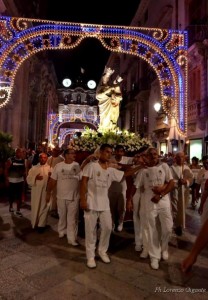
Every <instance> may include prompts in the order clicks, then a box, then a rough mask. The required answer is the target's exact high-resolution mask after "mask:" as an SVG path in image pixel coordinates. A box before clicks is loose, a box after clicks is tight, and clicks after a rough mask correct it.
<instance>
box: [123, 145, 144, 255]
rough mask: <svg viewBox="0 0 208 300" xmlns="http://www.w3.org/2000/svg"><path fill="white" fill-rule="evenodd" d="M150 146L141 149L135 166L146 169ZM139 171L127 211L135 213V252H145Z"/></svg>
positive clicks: (134, 160) (128, 201) (135, 177)
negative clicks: (138, 183)
mask: <svg viewBox="0 0 208 300" xmlns="http://www.w3.org/2000/svg"><path fill="white" fill-rule="evenodd" d="M148 147H149V146H143V147H142V148H140V149H139V151H138V153H137V154H136V155H135V156H134V158H133V162H134V164H135V165H141V166H143V167H144V168H145V156H146V155H145V152H146V150H147V149H148ZM141 171H142V169H141V170H139V171H138V172H137V174H136V175H135V176H134V182H133V185H132V187H131V191H130V194H129V196H128V198H127V203H126V209H127V211H133V222H134V236H135V251H139V252H140V251H142V249H143V251H144V250H145V249H147V247H145V245H146V243H147V238H146V239H145V232H144V230H145V229H144V221H145V213H144V204H143V203H141V189H140V187H139V186H138V185H137V180H138V178H139V173H140V172H141Z"/></svg>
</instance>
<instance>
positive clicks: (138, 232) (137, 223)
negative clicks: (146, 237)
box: [133, 191, 143, 247]
mask: <svg viewBox="0 0 208 300" xmlns="http://www.w3.org/2000/svg"><path fill="white" fill-rule="evenodd" d="M133 222H134V238H135V245H136V247H140V246H142V245H143V240H142V228H141V225H142V224H141V218H140V192H139V191H136V193H135V194H134V197H133Z"/></svg>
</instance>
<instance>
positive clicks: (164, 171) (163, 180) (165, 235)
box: [137, 147, 174, 270]
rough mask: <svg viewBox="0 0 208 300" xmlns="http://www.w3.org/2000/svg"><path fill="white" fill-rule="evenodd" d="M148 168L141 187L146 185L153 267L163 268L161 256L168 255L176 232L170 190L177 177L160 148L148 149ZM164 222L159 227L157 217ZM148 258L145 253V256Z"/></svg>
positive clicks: (142, 174)
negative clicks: (159, 229)
mask: <svg viewBox="0 0 208 300" xmlns="http://www.w3.org/2000/svg"><path fill="white" fill-rule="evenodd" d="M146 158H147V161H146V162H147V166H148V167H147V168H146V169H143V170H142V171H141V172H140V173H139V177H140V178H137V180H138V181H137V187H139V186H140V187H143V190H144V192H143V194H142V195H141V197H144V198H143V200H144V213H145V216H146V218H147V230H148V245H147V249H146V250H147V251H148V254H149V256H150V260H151V262H150V265H151V267H152V269H154V270H157V269H158V268H159V261H160V259H161V256H162V258H163V260H167V259H168V242H169V238H170V236H171V234H172V226H173V220H172V214H171V204H170V198H169V195H168V194H169V192H170V191H172V190H173V188H174V181H173V177H172V174H171V171H170V168H169V166H168V165H167V164H166V163H163V162H160V160H159V156H158V152H157V149H155V148H151V147H150V148H149V149H148V150H147V151H146ZM158 220H159V222H160V226H161V234H160V232H159V231H158V227H157V221H158ZM143 258H144V257H143Z"/></svg>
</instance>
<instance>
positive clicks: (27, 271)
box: [0, 200, 208, 300]
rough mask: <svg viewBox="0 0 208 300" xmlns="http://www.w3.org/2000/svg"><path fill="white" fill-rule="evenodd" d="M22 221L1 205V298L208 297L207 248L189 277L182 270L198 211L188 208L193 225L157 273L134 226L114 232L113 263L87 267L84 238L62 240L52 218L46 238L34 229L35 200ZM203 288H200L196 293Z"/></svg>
mask: <svg viewBox="0 0 208 300" xmlns="http://www.w3.org/2000/svg"><path fill="white" fill-rule="evenodd" d="M22 213H23V215H24V217H23V218H18V217H15V216H11V214H10V213H9V212H8V204H7V203H6V202H5V201H3V200H2V201H1V202H0V260H1V263H0V299H2V300H3V299H15V300H18V299H20V300H24V299H38V300H41V299H44V300H47V299H49V300H54V299H55V300H56V299H58V300H60V299H82V300H84V299H87V300H94V299H95V300H103V299H118V300H120V299H130V300H134V299H183V300H185V299H208V295H207V292H206V291H205V290H207V291H208V249H205V250H204V251H203V252H202V253H201V255H200V257H199V258H198V261H197V263H196V265H195V266H194V269H193V272H192V274H191V275H190V276H183V275H182V274H181V272H180V269H179V266H180V262H181V260H182V259H183V258H184V257H185V256H186V254H187V253H188V251H189V250H190V248H191V245H192V243H193V241H194V240H195V237H196V234H197V232H198V229H199V225H200V220H199V216H198V213H197V211H193V210H190V209H188V210H187V213H188V216H187V217H188V226H187V229H186V231H185V233H184V235H183V237H182V238H176V237H175V236H173V237H172V239H171V242H170V258H169V261H168V262H161V263H160V269H159V270H157V271H155V270H152V269H151V268H150V266H149V260H148V259H146V260H142V259H140V258H139V254H138V253H136V252H135V251H134V239H133V228H132V223H131V222H126V224H125V228H124V231H123V232H122V233H114V234H112V238H111V243H110V249H109V254H110V256H111V264H108V265H107V264H104V263H103V262H102V261H100V260H99V259H98V260H97V268H96V269H94V270H90V269H88V268H87V267H86V259H85V250H84V236H83V232H82V228H81V229H80V235H81V238H80V244H81V245H80V246H79V247H72V246H69V245H68V244H67V240H66V239H59V238H58V234H57V220H56V219H54V218H52V217H49V219H48V224H49V225H50V228H48V229H47V231H46V232H45V233H43V234H38V233H37V232H35V231H33V230H32V228H31V225H30V202H29V201H28V202H25V203H24V207H23V209H22ZM197 289H200V290H197Z"/></svg>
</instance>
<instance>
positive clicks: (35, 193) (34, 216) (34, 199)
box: [26, 153, 51, 233]
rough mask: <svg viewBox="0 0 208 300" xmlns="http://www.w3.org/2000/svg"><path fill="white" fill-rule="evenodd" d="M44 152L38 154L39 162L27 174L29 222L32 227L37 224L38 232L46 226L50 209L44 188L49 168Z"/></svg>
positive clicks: (41, 231) (42, 230)
mask: <svg viewBox="0 0 208 300" xmlns="http://www.w3.org/2000/svg"><path fill="white" fill-rule="evenodd" d="M47 159H48V156H47V154H46V153H40V154H39V161H40V162H39V163H38V164H37V165H34V166H33V167H32V168H31V169H30V170H29V173H28V175H27V178H26V180H27V183H28V185H30V186H31V224H32V228H35V227H36V226H37V230H38V232H39V233H43V232H44V231H45V228H46V221H47V217H48V212H49V209H50V199H49V201H48V202H46V200H45V198H46V188H47V184H48V179H49V176H50V172H51V168H50V166H49V165H48V164H47V163H46V162H47Z"/></svg>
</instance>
